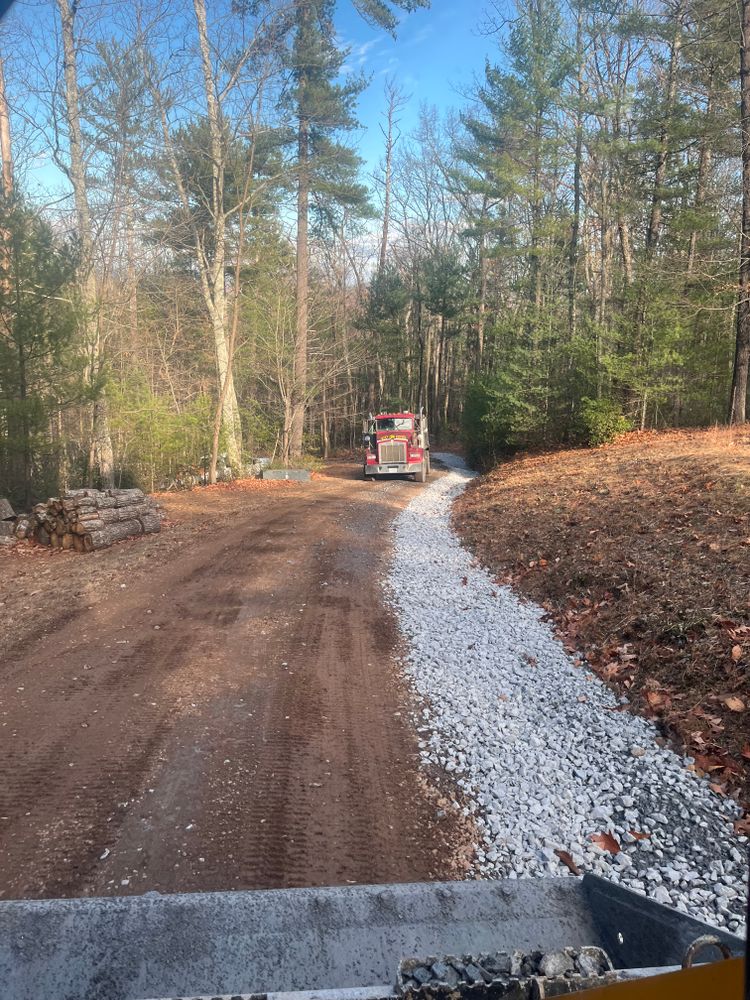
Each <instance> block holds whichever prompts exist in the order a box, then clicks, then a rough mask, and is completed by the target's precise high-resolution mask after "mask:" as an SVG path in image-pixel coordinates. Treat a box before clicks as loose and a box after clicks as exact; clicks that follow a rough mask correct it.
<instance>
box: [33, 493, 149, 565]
mask: <svg viewBox="0 0 750 1000" xmlns="http://www.w3.org/2000/svg"><path fill="white" fill-rule="evenodd" d="M160 529H161V518H160V517H159V512H158V508H157V506H156V504H155V503H154V501H153V500H151V498H150V497H147V496H146V495H145V494H144V493H143V491H142V490H106V491H102V490H89V489H85V490H68V492H67V493H65V494H63V496H62V497H60V498H59V499H58V498H57V497H51V498H50V499H49V500H47V501H46V503H39V504H37V505H36V506H35V507H34V508H33V510H32V514H31V524H30V530H29V531H28V536H29V537H31V538H35V539H36V540H37V541H38V542H41V543H42V544H44V545H51V546H52V547H53V548H58V549H60V548H62V549H75V551H76V552H93V551H94V550H95V549H104V548H106V547H107V546H108V545H112V543H113V542H119V541H122V539H124V538H131V537H132V536H134V535H149V534H152V533H154V532H157V531H159V530H160Z"/></svg>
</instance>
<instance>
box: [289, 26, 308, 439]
mask: <svg viewBox="0 0 750 1000" xmlns="http://www.w3.org/2000/svg"><path fill="white" fill-rule="evenodd" d="M309 16H310V13H309V10H308V8H307V7H305V6H302V7H301V8H300V14H299V17H300V27H303V26H304V23H305V21H306V20H307V18H309ZM299 86H300V91H301V93H300V97H299V100H300V112H299V124H298V129H299V132H298V141H297V148H298V154H297V155H298V161H299V162H298V178H297V303H296V336H295V342H294V377H293V386H292V413H291V427H290V432H289V455H290V457H291V458H299V457H300V455H301V454H302V442H303V437H304V428H305V409H306V400H307V323H308V295H309V288H308V285H309V266H310V259H309V258H310V252H309V245H308V229H309V225H308V224H309V208H310V135H309V121H308V119H307V118H306V117H305V112H304V107H303V103H304V87H305V77H304V72H303V73H301V75H300V84H299Z"/></svg>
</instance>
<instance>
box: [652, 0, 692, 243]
mask: <svg viewBox="0 0 750 1000" xmlns="http://www.w3.org/2000/svg"><path fill="white" fill-rule="evenodd" d="M682 18H683V10H682V0H679V2H678V3H677V5H676V6H675V8H674V20H675V23H674V35H673V36H672V46H671V49H670V52H669V70H668V73H667V92H666V110H665V113H664V115H663V119H662V121H663V123H662V128H661V133H660V135H659V150H658V153H657V157H656V169H655V171H654V188H653V192H652V195H651V215H650V218H649V223H648V229H647V230H646V257H647V259H650V258H651V257H652V255H653V252H654V250H655V249H656V244H657V242H658V240H659V234H660V231H661V218H662V205H663V202H664V181H665V180H666V176H667V165H668V163H669V151H670V150H669V147H670V137H671V135H670V133H671V128H670V126H671V117H672V112H673V109H674V102H675V98H676V96H677V68H678V65H679V61H680V51H681V49H682Z"/></svg>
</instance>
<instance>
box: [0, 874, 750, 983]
mask: <svg viewBox="0 0 750 1000" xmlns="http://www.w3.org/2000/svg"><path fill="white" fill-rule="evenodd" d="M711 930H712V929H710V928H708V927H707V926H706V925H705V924H703V923H701V922H699V921H697V920H693V919H691V918H690V917H687V916H685V915H684V914H681V913H678V912H676V911H674V910H671V909H669V908H667V907H664V906H661V905H660V904H658V903H654V902H652V901H651V900H647V899H644V898H643V897H641V896H639V895H636V894H635V893H633V892H630V891H628V890H625V889H622V888H620V887H618V886H616V885H614V884H612V883H610V882H606V881H603V880H601V879H598V878H596V877H594V876H584V877H583V878H582V879H579V878H551V879H527V880H516V881H494V882H452V883H431V884H418V885H385V886H349V887H337V888H315V889H283V890H269V891H253V892H219V893H196V894H188V895H172V896H161V895H158V894H156V893H149V894H147V895H145V896H131V897H125V898H113V899H75V900H51V901H23V902H5V903H0V982H1V983H2V984H3V996H4V997H9V998H10V997H12V998H13V1000H32V998H33V1000H38V998H39V997H44V998H45V1000H74V998H82V1000H83V998H85V1000H146V998H166V997H169V998H172V997H197V996H201V995H203V996H210V997H216V996H220V995H229V996H241V995H243V994H244V995H246V994H250V993H253V994H258V993H262V994H266V993H269V992H274V993H288V992H295V991H299V992H308V993H309V992H310V991H314V992H316V996H319V991H329V990H334V991H340V992H337V993H336V994H334V995H335V996H337V997H339V998H341V1000H357V998H358V997H359V998H360V1000H362V998H364V997H388V996H390V995H392V994H393V992H394V984H395V982H396V974H397V969H398V965H399V962H400V960H401V959H403V958H409V957H419V956H425V955H460V954H464V953H473V954H478V953H481V952H487V951H498V950H508V951H511V950H513V949H521V950H523V951H533V950H534V949H541V950H543V951H549V950H550V949H555V948H563V947H568V946H569V947H574V948H579V947H582V946H584V945H598V946H600V947H602V948H604V949H605V950H606V951H607V952H608V954H609V956H610V958H611V959H612V962H613V963H614V965H615V966H616V967H618V968H639V967H654V966H659V967H668V966H678V965H680V963H681V962H682V958H683V955H684V952H685V949H686V947H687V946H688V945H689V944H690V943H691V942H692V941H694V940H695V939H696V938H697V937H699V936H700V935H702V934H706V933H708V932H709V931H711ZM714 933H717V934H718V936H719V937H720V938H721V940H722V941H724V942H725V943H726V944H727V945H728V946H729V948H730V949H731V950H732V952H733V953H735V954H740V953H741V951H742V947H743V943H742V941H741V940H740V939H738V938H736V937H734V936H733V935H731V934H726V933H723V932H720V931H719V932H714ZM341 991H343V992H341Z"/></svg>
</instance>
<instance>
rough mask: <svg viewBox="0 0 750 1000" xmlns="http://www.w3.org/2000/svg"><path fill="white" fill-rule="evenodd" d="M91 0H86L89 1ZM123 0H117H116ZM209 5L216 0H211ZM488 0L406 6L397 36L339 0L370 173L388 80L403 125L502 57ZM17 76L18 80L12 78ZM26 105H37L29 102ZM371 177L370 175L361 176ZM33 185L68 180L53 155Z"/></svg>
mask: <svg viewBox="0 0 750 1000" xmlns="http://www.w3.org/2000/svg"><path fill="white" fill-rule="evenodd" d="M0 2H2V0H0ZM89 2H90V0H86V5H88V4H89ZM116 2H117V0H115V3H116ZM208 6H209V10H210V9H211V0H208ZM487 6H488V0H432V3H431V7H430V8H429V9H426V10H424V9H422V10H418V11H415V12H414V13H412V14H402V15H401V24H400V26H399V29H398V36H397V38H396V39H394V38H392V37H391V36H390V35H388V34H387V33H386V32H384V31H381V30H377V29H373V28H371V27H370V26H369V25H368V24H367V23H366V22H365V21H363V20H362V18H361V17H360V16H359V15H358V14H357V13H356V11H355V9H354V5H353V4H352V3H351V2H349V0H341V2H339V3H338V4H337V16H336V25H337V32H338V35H339V39H340V41H342V42H343V43H344V44H345V45H346V46H348V47H349V48H350V50H351V51H350V55H349V58H348V60H347V62H346V64H345V68H346V70H348V71H354V72H362V73H364V74H365V75H366V76H367V77H368V78H369V79H370V82H369V85H368V87H367V89H366V90H365V91H364V92H363V93H362V94H361V95H360V98H359V102H358V117H359V121H360V122H361V124H362V129H361V131H360V132H359V133H355V134H353V135H350V136H349V137H348V138H349V140H350V141H353V142H354V143H355V144H356V145H357V147H358V151H359V153H360V155H361V156H362V158H363V160H364V161H365V173H366V174H370V173H371V172H372V171H373V170H374V169H375V168H376V166H377V164H378V162H379V160H380V159H381V157H382V155H383V137H382V134H381V132H380V128H379V124H380V122H381V120H382V119H381V114H382V112H383V110H384V105H385V100H384V96H383V87H384V83H385V81H386V79H387V78H388V77H393V78H395V79H396V81H397V83H398V84H399V86H400V87H401V88H402V89H403V91H404V93H405V94H406V95H408V97H409V101H408V104H407V105H406V107H405V108H404V109H403V111H402V112H401V114H400V128H401V131H402V133H404V134H405V133H407V132H409V131H410V129H412V128H413V127H414V126H415V125H416V123H417V120H418V116H419V109H420V107H421V106H422V105H425V104H427V105H435V106H436V107H437V108H438V109H439V110H440V111H447V110H448V109H449V108H455V107H460V106H462V105H464V104H465V103H466V101H465V98H464V96H463V93H462V92H466V91H468V90H469V89H471V86H472V83H473V81H474V80H475V79H476V78H478V77H481V76H482V75H483V72H484V64H485V58H486V57H487V56H488V55H489V57H490V58H491V59H492V60H496V59H497V58H498V55H499V53H498V49H497V42H496V39H495V38H492V37H488V36H487V35H485V34H483V33H482V31H481V24H482V21H483V19H484V16H485V12H486V8H487ZM13 14H14V16H16V15H17V16H19V17H23V18H24V19H31V21H32V23H34V22H36V23H37V24H38V25H40V27H41V25H42V24H44V23H45V22H47V21H49V30H51V28H52V19H53V18H54V17H55V15H54V13H53V7H52V4H51V3H50V2H49V0H47V2H46V3H45V2H42V3H36V2H34V0H30V2H26V3H23V2H19V3H18V5H17V7H16V10H15V11H14V12H13ZM11 82H12V81H11ZM26 111H27V113H30V112H31V108H29V106H28V105H27V106H26ZM363 180H366V178H363ZM27 183H28V185H29V188H30V189H31V190H30V193H33V194H37V195H39V196H41V197H43V195H44V193H45V190H46V192H47V193H50V192H56V191H59V190H60V187H61V185H62V187H66V185H65V183H64V181H63V179H62V177H61V175H60V174H59V172H58V171H57V169H56V168H55V167H54V166H53V165H52V163H51V162H50V161H49V159H45V161H44V162H43V163H41V164H40V165H39V166H38V167H37V168H36V169H33V170H32V171H31V172H30V174H29V176H28V177H27Z"/></svg>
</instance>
